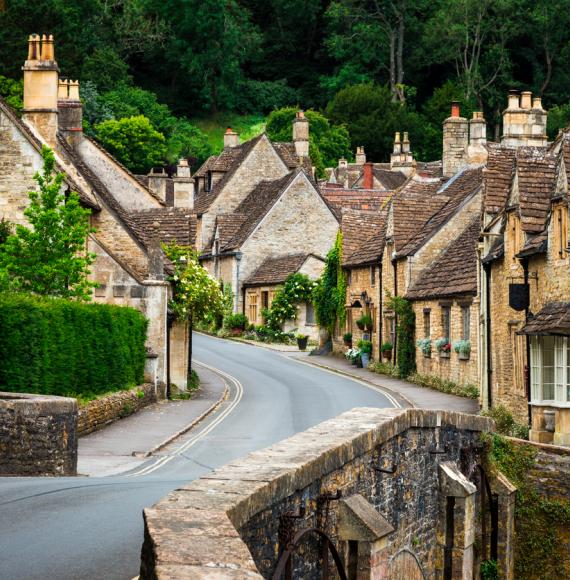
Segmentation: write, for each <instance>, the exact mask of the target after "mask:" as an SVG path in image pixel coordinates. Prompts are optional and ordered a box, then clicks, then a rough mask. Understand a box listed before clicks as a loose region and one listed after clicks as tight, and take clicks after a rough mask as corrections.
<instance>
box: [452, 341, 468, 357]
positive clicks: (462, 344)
mask: <svg viewBox="0 0 570 580" xmlns="http://www.w3.org/2000/svg"><path fill="white" fill-rule="evenodd" d="M453 350H454V351H455V352H456V353H458V354H464V355H466V356H469V353H470V352H471V341H470V340H456V341H455V342H454V343H453Z"/></svg>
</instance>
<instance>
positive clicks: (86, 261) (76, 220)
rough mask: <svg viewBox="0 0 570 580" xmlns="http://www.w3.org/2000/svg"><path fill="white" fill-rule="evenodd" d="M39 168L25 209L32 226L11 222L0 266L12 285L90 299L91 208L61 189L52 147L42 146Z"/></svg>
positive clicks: (57, 294)
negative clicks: (88, 249)
mask: <svg viewBox="0 0 570 580" xmlns="http://www.w3.org/2000/svg"><path fill="white" fill-rule="evenodd" d="M42 158H43V161H44V166H43V172H42V173H41V174H40V173H38V174H36V175H35V177H34V179H35V180H36V182H37V184H38V187H39V191H30V192H29V193H28V195H29V198H30V205H29V206H28V207H27V208H26V209H25V210H24V215H25V216H26V218H27V219H28V221H29V223H30V225H31V227H30V228H28V227H26V226H23V225H16V227H15V233H14V234H13V235H10V236H8V238H7V239H6V241H5V242H4V243H3V244H2V245H1V246H0V271H2V270H3V271H4V275H5V276H6V277H7V278H8V279H9V281H10V285H11V287H12V288H14V289H16V290H22V291H25V292H32V293H35V294H47V295H51V296H60V297H63V298H77V299H79V300H89V299H90V297H91V289H92V288H93V286H94V285H95V284H94V283H93V282H90V281H89V280H88V276H89V273H90V269H89V267H90V266H91V264H92V263H93V262H94V260H95V254H92V253H88V252H86V249H85V245H86V240H87V236H88V234H89V233H91V232H93V231H94V230H93V229H92V228H91V226H90V224H89V214H90V213H91V212H90V210H88V209H85V208H83V207H81V204H80V200H79V196H78V195H77V194H76V193H74V192H69V193H68V194H67V193H64V192H63V181H64V179H65V176H64V174H63V173H55V157H54V154H53V152H52V151H51V149H49V148H48V147H46V146H45V145H44V147H43V148H42Z"/></svg>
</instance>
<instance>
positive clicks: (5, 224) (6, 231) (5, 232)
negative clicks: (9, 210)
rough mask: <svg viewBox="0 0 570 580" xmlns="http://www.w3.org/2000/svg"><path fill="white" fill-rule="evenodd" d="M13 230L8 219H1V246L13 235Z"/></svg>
mask: <svg viewBox="0 0 570 580" xmlns="http://www.w3.org/2000/svg"><path fill="white" fill-rule="evenodd" d="M12 228H13V226H12V224H11V223H10V222H9V221H8V220H7V219H6V218H4V217H3V218H2V219H0V246H1V245H2V244H3V243H4V242H5V241H6V240H7V239H8V237H9V236H10V235H11V234H12Z"/></svg>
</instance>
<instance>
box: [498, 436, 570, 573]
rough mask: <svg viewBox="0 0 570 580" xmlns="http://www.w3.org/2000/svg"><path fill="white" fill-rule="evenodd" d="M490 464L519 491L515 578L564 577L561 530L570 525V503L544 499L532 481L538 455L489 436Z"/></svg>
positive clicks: (516, 521) (502, 439)
mask: <svg viewBox="0 0 570 580" xmlns="http://www.w3.org/2000/svg"><path fill="white" fill-rule="evenodd" d="M487 437H488V443H489V449H490V450H489V455H488V457H489V461H490V463H491V467H493V468H496V469H499V470H500V471H501V472H503V473H504V474H505V475H506V476H507V477H508V479H509V480H510V481H511V482H512V483H513V485H515V486H516V488H517V499H516V505H515V528H516V536H515V577H516V578H517V579H518V580H527V579H528V580H531V579H534V578H541V579H542V580H554V579H557V578H563V577H564V573H565V571H564V560H565V545H564V540H563V538H562V536H561V533H560V530H561V529H562V528H565V527H566V528H567V527H568V526H569V525H570V501H568V500H562V499H547V498H545V497H543V496H542V495H541V494H540V493H539V492H538V491H537V490H536V488H535V487H534V486H533V485H532V482H531V481H530V480H529V472H530V471H531V470H532V468H533V467H534V465H535V460H536V454H537V451H536V449H535V448H534V447H533V446H532V445H528V444H516V443H514V442H513V441H511V440H509V439H507V438H506V437H503V436H501V435H497V434H493V435H489V436H487Z"/></svg>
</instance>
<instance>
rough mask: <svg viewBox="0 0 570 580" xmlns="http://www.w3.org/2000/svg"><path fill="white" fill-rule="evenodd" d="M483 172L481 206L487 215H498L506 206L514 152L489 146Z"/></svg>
mask: <svg viewBox="0 0 570 580" xmlns="http://www.w3.org/2000/svg"><path fill="white" fill-rule="evenodd" d="M488 152H489V156H488V159H487V166H486V167H485V169H484V171H483V178H484V179H483V183H484V186H483V205H484V209H485V211H486V212H487V213H499V212H500V211H501V210H502V209H503V208H504V207H505V205H506V203H507V200H508V198H509V192H510V190H511V181H512V178H513V175H514V171H515V150H514V149H508V148H504V147H503V148H502V147H499V146H493V145H490V146H489V147H488Z"/></svg>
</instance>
